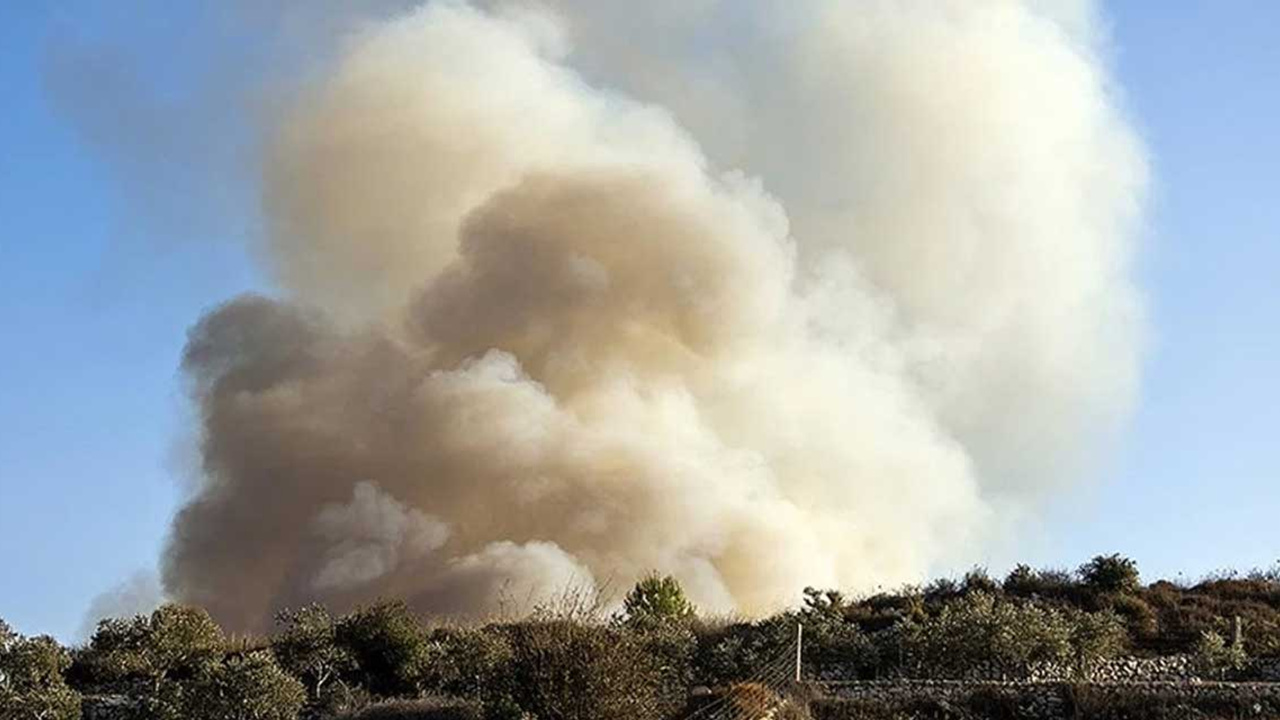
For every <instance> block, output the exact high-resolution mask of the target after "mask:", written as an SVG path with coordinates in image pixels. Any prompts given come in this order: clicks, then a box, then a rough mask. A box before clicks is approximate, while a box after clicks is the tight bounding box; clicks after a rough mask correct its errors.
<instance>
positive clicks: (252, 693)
mask: <svg viewBox="0 0 1280 720" xmlns="http://www.w3.org/2000/svg"><path fill="white" fill-rule="evenodd" d="M306 699H307V693H306V690H305V689H304V688H303V686H302V683H300V682H298V681H297V680H296V679H294V678H293V677H292V676H290V675H289V674H288V673H286V672H285V671H284V670H282V669H281V668H280V666H279V665H277V664H276V663H275V660H274V659H273V658H272V657H271V654H270V653H269V652H265V651H256V652H251V653H247V654H244V655H235V656H229V657H227V658H226V659H224V660H223V661H222V662H220V663H217V664H215V665H213V666H211V667H209V668H208V669H207V670H206V671H205V672H203V673H201V674H200V675H199V676H198V677H197V678H195V679H194V680H193V681H192V682H190V683H188V684H187V686H186V687H185V688H184V692H183V696H182V707H183V717H184V718H186V719H187V720H295V718H297V717H298V711H299V710H301V709H302V706H303V703H305V702H306Z"/></svg>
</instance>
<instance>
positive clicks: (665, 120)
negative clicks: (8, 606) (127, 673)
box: [164, 0, 1145, 628]
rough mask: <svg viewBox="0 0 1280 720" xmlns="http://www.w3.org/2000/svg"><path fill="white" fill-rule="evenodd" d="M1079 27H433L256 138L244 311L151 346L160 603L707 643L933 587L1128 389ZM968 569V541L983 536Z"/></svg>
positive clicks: (1093, 108)
mask: <svg viewBox="0 0 1280 720" xmlns="http://www.w3.org/2000/svg"><path fill="white" fill-rule="evenodd" d="M1097 35H1098V33H1097V30H1096V18H1095V17H1094V13H1093V12H1092V10H1091V6H1089V5H1088V4H1084V3H1050V2H1044V1H1040V2H1030V1H1029V0H1028V1H1025V2H1019V1H1016V0H950V1H946V0H944V1H941V2H939V1H938V0H920V1H918V2H914V1H913V2H859V3H846V2H837V1H835V0H789V1H788V2H785V3H783V2H766V1H763V0H761V1H759V2H745V3H744V2H728V1H727V0H724V1H717V0H702V1H701V2H689V1H688V0H679V1H678V2H677V1H676V0H669V1H662V2H650V3H643V4H639V5H637V4H636V3H623V2H600V1H598V0H590V1H588V0H556V1H555V2H549V3H547V4H545V5H543V4H536V3H528V2H523V3H499V2H495V3H484V4H476V5H468V4H464V3H462V2H447V1H441V2H434V3H430V4H428V5H426V6H424V7H422V8H419V9H417V10H415V11H413V12H411V13H409V14H405V15H402V16H399V17H397V18H395V19H392V20H388V21H378V22H376V23H371V24H367V25H364V26H362V27H361V28H360V29H359V30H358V31H356V32H354V33H353V34H352V35H351V36H350V38H349V39H348V46H347V48H346V50H345V52H344V53H343V54H342V57H341V60H340V61H339V62H338V63H337V64H336V65H335V66H334V67H333V68H331V69H327V70H326V71H325V72H323V73H320V74H319V75H320V76H319V77H318V78H317V79H315V80H314V81H313V82H312V83H311V84H309V85H308V86H307V87H306V88H305V89H304V90H303V91H301V92H300V93H299V96H298V99H297V101H296V102H295V103H294V104H293V105H292V107H291V108H290V109H289V110H288V111H287V112H285V113H283V114H282V115H281V117H280V118H279V122H278V126H277V127H276V128H275V129H274V130H273V132H272V135H271V138H272V140H271V142H270V143H269V146H270V151H269V152H268V156H267V158H266V159H265V161H264V187H265V205H264V206H265V213H266V219H267V226H268V231H267V233H266V237H265V240H264V243H263V245H262V247H261V255H262V257H263V258H264V260H265V262H266V263H267V264H268V266H269V268H270V269H271V270H272V271H273V272H274V274H275V277H276V278H277V279H278V281H279V284H280V288H281V289H282V291H283V299H267V298H264V297H245V298H239V299H236V300H233V301H231V302H229V303H227V304H226V305H224V306H223V307H221V308H218V309H216V310H214V311H213V312H211V313H210V314H209V315H208V316H206V317H205V318H204V319H203V320H202V321H201V322H200V323H199V324H198V325H197V326H196V327H195V328H194V330H193V331H192V334H191V339H190V343H189V345H188V349H187V353H186V358H185V369H186V371H187V372H188V373H189V375H190V377H191V379H192V388H193V394H194V397H195V399H196V402H197V403H198V405H199V408H200V411H201V418H202V422H203V459H204V480H203V484H202V486H201V487H200V488H199V490H198V491H197V492H196V494H195V495H194V497H192V498H191V500H190V502H189V503H188V504H187V505H186V506H185V507H184V508H183V509H182V510H181V512H180V513H179V515H178V516H177V518H176V519H175V522H174V527H173V535H172V539H171V543H170V546H169V548H168V552H167V554H166V559H165V569H164V577H165V583H166V588H167V589H168V591H169V592H170V594H171V595H173V596H174V597H178V598H181V599H183V600H187V601H193V602H198V603H201V604H204V605H206V606H208V607H209V608H210V609H211V610H212V611H213V612H214V614H215V615H216V616H217V617H218V618H219V619H220V620H222V621H223V622H225V623H227V624H228V625H230V626H231V627H233V628H260V627H262V626H263V625H264V624H265V623H266V622H267V621H268V619H269V618H270V616H271V614H272V612H273V611H274V610H276V609H278V608H280V607H282V606H288V605H296V604H299V603H302V602H307V601H311V600H317V599H318V600H322V601H326V602H329V603H331V604H333V605H334V606H336V607H338V608H344V607H348V606H350V605H352V604H355V603H359V602H363V601H368V600H371V599H373V598H376V597H379V596H392V597H405V598H408V599H409V601H410V602H411V603H412V604H414V605H415V606H416V607H418V608H420V609H422V610H424V611H432V612H445V613H455V614H461V615H479V614H484V613H488V612H492V611H494V610H495V609H497V608H498V607H499V605H500V604H501V603H502V602H503V601H504V600H503V599H504V598H506V599H508V600H510V599H515V600H517V601H519V602H522V603H524V604H525V605H532V604H537V603H538V602H542V601H545V599H546V598H548V597H551V596H554V595H555V594H557V593H560V592H563V591H564V590H565V589H567V588H572V587H582V586H591V585H594V584H601V583H606V582H609V583H613V584H614V585H615V586H619V587H625V586H626V585H627V584H628V583H629V582H630V581H632V580H633V579H635V578H636V577H637V576H638V575H640V574H642V573H644V572H646V571H648V570H651V569H658V570H661V571H664V572H670V573H673V574H675V575H676V576H677V577H678V578H679V579H680V580H681V581H682V582H683V583H684V584H685V585H686V587H687V588H688V589H689V591H690V593H691V595H692V596H693V598H694V600H695V601H696V602H697V603H698V604H700V605H701V606H703V607H704V608H708V609H712V610H736V611H741V612H746V613H757V612H763V611H767V610H769V609H773V608H776V607H778V606H780V605H783V604H787V603H789V602H792V601H793V600H794V599H795V597H796V595H797V594H798V591H799V590H800V589H801V588H803V587H804V586H806V585H824V586H840V587H845V588H852V589H858V588H868V587H872V586H874V585H876V584H885V583H896V582H902V581H908V580H913V579H917V578H919V577H920V575H921V574H922V573H924V572H925V571H926V570H927V569H928V568H930V567H931V566H936V565H937V564H939V563H947V562H955V561H959V560H962V559H964V558H965V557H967V556H970V554H971V553H973V552H974V551H975V550H976V548H978V547H980V546H981V543H983V542H985V541H988V540H989V539H990V537H991V535H992V534H993V533H998V532H999V529H998V528H1000V527H1001V525H1002V524H1003V522H1004V520H1002V519H1003V518H1007V517H1008V513H1009V512H1010V509H1011V508H1016V507H1019V506H1021V505H1022V504H1023V503H1025V502H1026V501H1027V500H1029V499H1033V498H1035V497H1036V496H1037V495H1039V494H1041V493H1042V491H1043V490H1044V489H1045V488H1047V487H1052V486H1053V485H1054V484H1055V483H1058V482H1060V481H1061V480H1062V479H1063V478H1064V477H1067V476H1069V475H1070V474H1072V473H1074V472H1076V471H1078V470H1079V469H1080V468H1081V467H1083V466H1084V465H1085V464H1086V461H1087V459H1088V457H1089V455H1090V453H1091V451H1093V450H1095V449H1096V448H1097V447H1098V444H1097V443H1098V442H1100V441H1102V440H1104V439H1105V438H1106V437H1107V435H1108V434H1109V433H1110V432H1111V431H1113V430H1114V429H1115V428H1116V426H1117V424H1118V423H1119V422H1120V421H1121V420H1122V419H1123V417H1124V415H1125V412H1126V409H1127V406H1128V404H1129V402H1130V399H1131V396H1132V394H1133V392H1134V389H1135V385H1136V379H1137V366H1138V356H1139V348H1140V343H1141V319H1140V306H1139V302H1138V300H1137V298H1136V293H1135V291H1134V288H1133V286H1132V283H1131V280H1130V278H1129V268H1128V265H1129V258H1130V255H1131V253H1132V247H1131V239H1132V237H1133V235H1134V233H1135V229H1136V224H1137V222H1138V220H1139V210H1140V206H1141V200H1142V191H1143V185H1144V182H1145V170H1144V164H1143V161H1142V157H1141V152H1140V147H1139V146H1138V144H1137V143H1136V141H1135V140H1134V138H1133V136H1132V134H1131V132H1130V131H1129V130H1128V128H1127V127H1126V125H1125V124H1124V122H1123V119H1122V117H1121V116H1120V115H1119V114H1118V112H1117V110H1116V109H1115V101H1114V99H1113V97H1112V90H1111V88H1110V87H1109V85H1108V80H1107V77H1106V75H1105V72H1104V69H1103V64H1102V63H1101V62H1100V61H1099V60H1098V57H1097V48H1098V46H1099V39H1098V37H1097ZM993 528H995V529H993Z"/></svg>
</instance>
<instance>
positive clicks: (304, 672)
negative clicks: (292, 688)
mask: <svg viewBox="0 0 1280 720" xmlns="http://www.w3.org/2000/svg"><path fill="white" fill-rule="evenodd" d="M276 621H277V623H278V624H279V625H280V626H281V630H280V632H279V633H278V634H277V635H276V636H275V637H274V638H273V639H272V641H271V651H272V653H273V654H274V655H275V658H276V662H278V663H279V664H280V667H282V668H284V669H285V671H287V672H288V673H289V674H290V675H292V676H293V677H295V678H297V679H298V680H299V681H301V682H302V684H303V685H304V686H305V687H306V690H307V695H308V697H309V698H310V700H311V702H312V703H313V704H315V705H318V706H325V707H329V708H332V707H334V706H335V705H336V706H337V707H342V706H344V705H346V704H347V703H348V702H349V701H350V698H348V697H345V696H346V695H347V694H348V691H347V689H346V687H345V685H346V683H345V680H344V678H347V677H349V676H350V675H351V674H352V673H353V672H354V671H355V669H356V661H355V658H354V657H353V656H352V653H351V651H350V650H349V649H348V648H347V647H345V646H343V645H341V644H339V643H338V627H337V622H336V621H335V620H334V618H333V616H332V615H330V614H329V611H328V610H326V609H325V608H323V607H321V606H319V605H309V606H307V607H304V608H301V609H299V610H286V611H283V612H281V613H280V614H279V615H278V616H277V618H276Z"/></svg>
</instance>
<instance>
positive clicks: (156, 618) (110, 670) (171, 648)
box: [72, 605, 224, 693]
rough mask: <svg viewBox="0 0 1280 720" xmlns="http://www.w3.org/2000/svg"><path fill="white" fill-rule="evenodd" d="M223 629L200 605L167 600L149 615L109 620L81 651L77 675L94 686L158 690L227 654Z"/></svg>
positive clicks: (79, 681)
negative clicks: (139, 687) (224, 647)
mask: <svg viewBox="0 0 1280 720" xmlns="http://www.w3.org/2000/svg"><path fill="white" fill-rule="evenodd" d="M223 643H224V638H223V635H222V629H221V628H219V627H218V625H217V623H215V622H214V621H213V619H212V618H210V617H209V613H207V612H205V611H204V610H202V609H200V608H195V607H190V606H185V605H164V606H162V607H159V608H157V609H156V610H155V611H154V612H152V613H151V614H150V615H138V616H136V617H133V618H131V619H127V620H119V619H107V620H103V621H102V622H100V623H98V629H97V631H96V632H95V633H94V634H93V637H92V638H91V639H90V641H89V646H88V647H87V648H85V649H84V650H83V651H81V652H80V653H78V654H77V656H76V658H75V666H74V667H73V669H72V677H73V678H74V679H75V680H76V682H77V683H79V684H81V685H82V686H85V687H87V688H89V689H93V690H99V691H108V692H133V691H136V690H137V688H136V687H135V686H136V685H138V684H140V683H141V684H144V685H146V686H148V687H149V690H150V692H152V693H158V692H159V691H160V689H161V686H162V685H163V684H164V683H165V682H166V681H168V680H171V679H175V678H178V679H181V678H186V677H191V676H193V675H195V674H198V673H199V672H201V671H202V670H204V669H205V668H206V667H207V666H208V665H209V664H210V663H212V662H214V661H216V660H217V659H218V658H219V657H220V656H221V654H222V651H223Z"/></svg>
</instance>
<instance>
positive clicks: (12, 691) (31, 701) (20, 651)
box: [0, 621, 80, 720]
mask: <svg viewBox="0 0 1280 720" xmlns="http://www.w3.org/2000/svg"><path fill="white" fill-rule="evenodd" d="M70 664H71V659H70V656H69V655H68V653H67V651H66V649H65V648H63V647H62V646H61V645H59V644H58V643H57V641H55V640H54V639H53V638H51V637H49V636H47V635H42V636H39V637H32V638H26V637H22V636H20V635H18V634H17V633H15V632H13V630H12V629H10V628H9V626H8V625H6V624H5V623H4V622H3V621H0V720H72V719H73V718H79V717H80V696H79V694H77V693H76V692H75V691H74V690H72V689H71V688H69V687H67V684H66V681H65V679H64V678H63V672H65V671H66V669H67V667H68V666H69V665H70Z"/></svg>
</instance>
